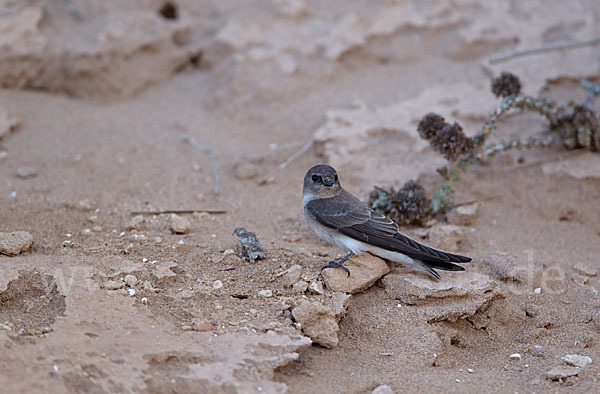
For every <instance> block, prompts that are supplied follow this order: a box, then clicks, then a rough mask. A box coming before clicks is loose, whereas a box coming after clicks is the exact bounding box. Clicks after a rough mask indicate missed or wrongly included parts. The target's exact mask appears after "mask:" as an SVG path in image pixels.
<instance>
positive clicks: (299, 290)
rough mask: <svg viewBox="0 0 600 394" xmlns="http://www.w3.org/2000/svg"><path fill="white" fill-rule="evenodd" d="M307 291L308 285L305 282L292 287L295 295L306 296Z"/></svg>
mask: <svg viewBox="0 0 600 394" xmlns="http://www.w3.org/2000/svg"><path fill="white" fill-rule="evenodd" d="M307 289H308V283H306V282H305V281H303V280H299V281H298V282H296V283H294V286H292V291H293V292H294V294H304V293H305V292H306V290H307Z"/></svg>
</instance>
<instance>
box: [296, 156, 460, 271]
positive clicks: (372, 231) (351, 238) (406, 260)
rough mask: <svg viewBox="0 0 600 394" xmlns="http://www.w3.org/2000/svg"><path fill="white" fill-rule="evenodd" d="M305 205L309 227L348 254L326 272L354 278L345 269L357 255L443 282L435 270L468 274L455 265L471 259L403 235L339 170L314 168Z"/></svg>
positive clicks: (309, 174) (309, 175) (306, 178)
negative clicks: (355, 193) (352, 188)
mask: <svg viewBox="0 0 600 394" xmlns="http://www.w3.org/2000/svg"><path fill="white" fill-rule="evenodd" d="M302 205H303V207H304V216H305V217H306V221H307V222H308V225H309V227H310V228H311V229H312V230H313V231H314V232H315V233H317V235H318V236H319V237H321V238H323V239H324V240H325V241H327V242H329V243H331V244H334V245H337V246H338V247H340V248H342V249H344V250H345V251H346V252H347V254H346V255H345V256H344V257H343V258H342V259H341V260H340V261H330V262H329V264H327V265H325V266H323V268H322V269H325V268H333V267H340V268H343V269H344V270H345V271H346V273H347V274H348V276H350V271H349V270H348V268H346V267H344V265H343V264H344V263H345V262H346V261H347V260H348V259H349V258H350V257H352V256H353V255H359V254H362V253H363V252H369V253H371V254H374V255H376V256H379V257H381V258H383V259H385V260H390V261H394V262H396V263H401V264H404V265H409V266H413V267H415V268H418V269H421V270H424V271H425V272H427V273H428V274H429V275H431V276H432V277H433V278H435V279H437V280H439V279H441V277H440V275H439V274H438V273H437V272H436V271H435V269H434V268H436V269H440V270H445V271H464V268H463V267H461V266H459V265H456V264H452V263H453V262H455V263H467V262H469V261H471V259H470V258H469V257H465V256H460V255H457V254H452V253H448V252H442V251H441V250H436V249H433V248H430V247H428V246H425V245H422V244H420V243H418V242H417V241H415V240H413V239H410V238H409V237H407V236H406V235H404V234H402V233H401V232H400V230H399V228H398V225H397V224H396V223H394V222H393V221H392V220H390V219H389V218H387V217H385V216H384V215H382V214H380V213H378V212H376V211H374V210H372V209H371V208H369V207H368V206H367V205H365V204H364V203H363V202H362V201H360V200H359V199H358V198H356V197H354V196H353V195H352V194H350V193H348V192H347V191H346V190H344V188H342V186H341V185H340V180H339V178H338V175H337V173H336V171H335V169H334V168H333V167H331V166H328V165H325V164H319V165H316V166H314V167H312V168H311V169H310V170H308V172H307V173H306V175H305V176H304V188H303V190H302Z"/></svg>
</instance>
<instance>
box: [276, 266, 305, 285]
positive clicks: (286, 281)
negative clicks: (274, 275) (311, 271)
mask: <svg viewBox="0 0 600 394" xmlns="http://www.w3.org/2000/svg"><path fill="white" fill-rule="evenodd" d="M300 275H302V266H301V265H299V264H294V265H292V266H291V267H290V268H288V269H287V270H285V271H283V272H281V273H280V274H278V276H281V284H282V285H283V287H292V286H293V285H294V284H295V283H296V282H298V280H299V279H300Z"/></svg>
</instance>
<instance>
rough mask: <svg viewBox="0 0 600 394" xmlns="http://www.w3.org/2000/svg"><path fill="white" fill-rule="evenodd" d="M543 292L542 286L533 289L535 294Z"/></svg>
mask: <svg viewBox="0 0 600 394" xmlns="http://www.w3.org/2000/svg"><path fill="white" fill-rule="evenodd" d="M541 293H542V288H541V287H536V288H535V289H533V294H541Z"/></svg>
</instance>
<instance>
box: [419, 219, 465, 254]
mask: <svg viewBox="0 0 600 394" xmlns="http://www.w3.org/2000/svg"><path fill="white" fill-rule="evenodd" d="M427 239H428V240H429V244H430V245H431V246H433V247H434V248H437V249H441V250H445V251H448V252H457V251H458V244H459V243H461V242H462V241H463V239H464V235H463V231H462V229H461V228H460V227H458V226H455V225H453V224H439V225H437V226H433V227H432V228H430V229H429V231H428V232H427Z"/></svg>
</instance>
